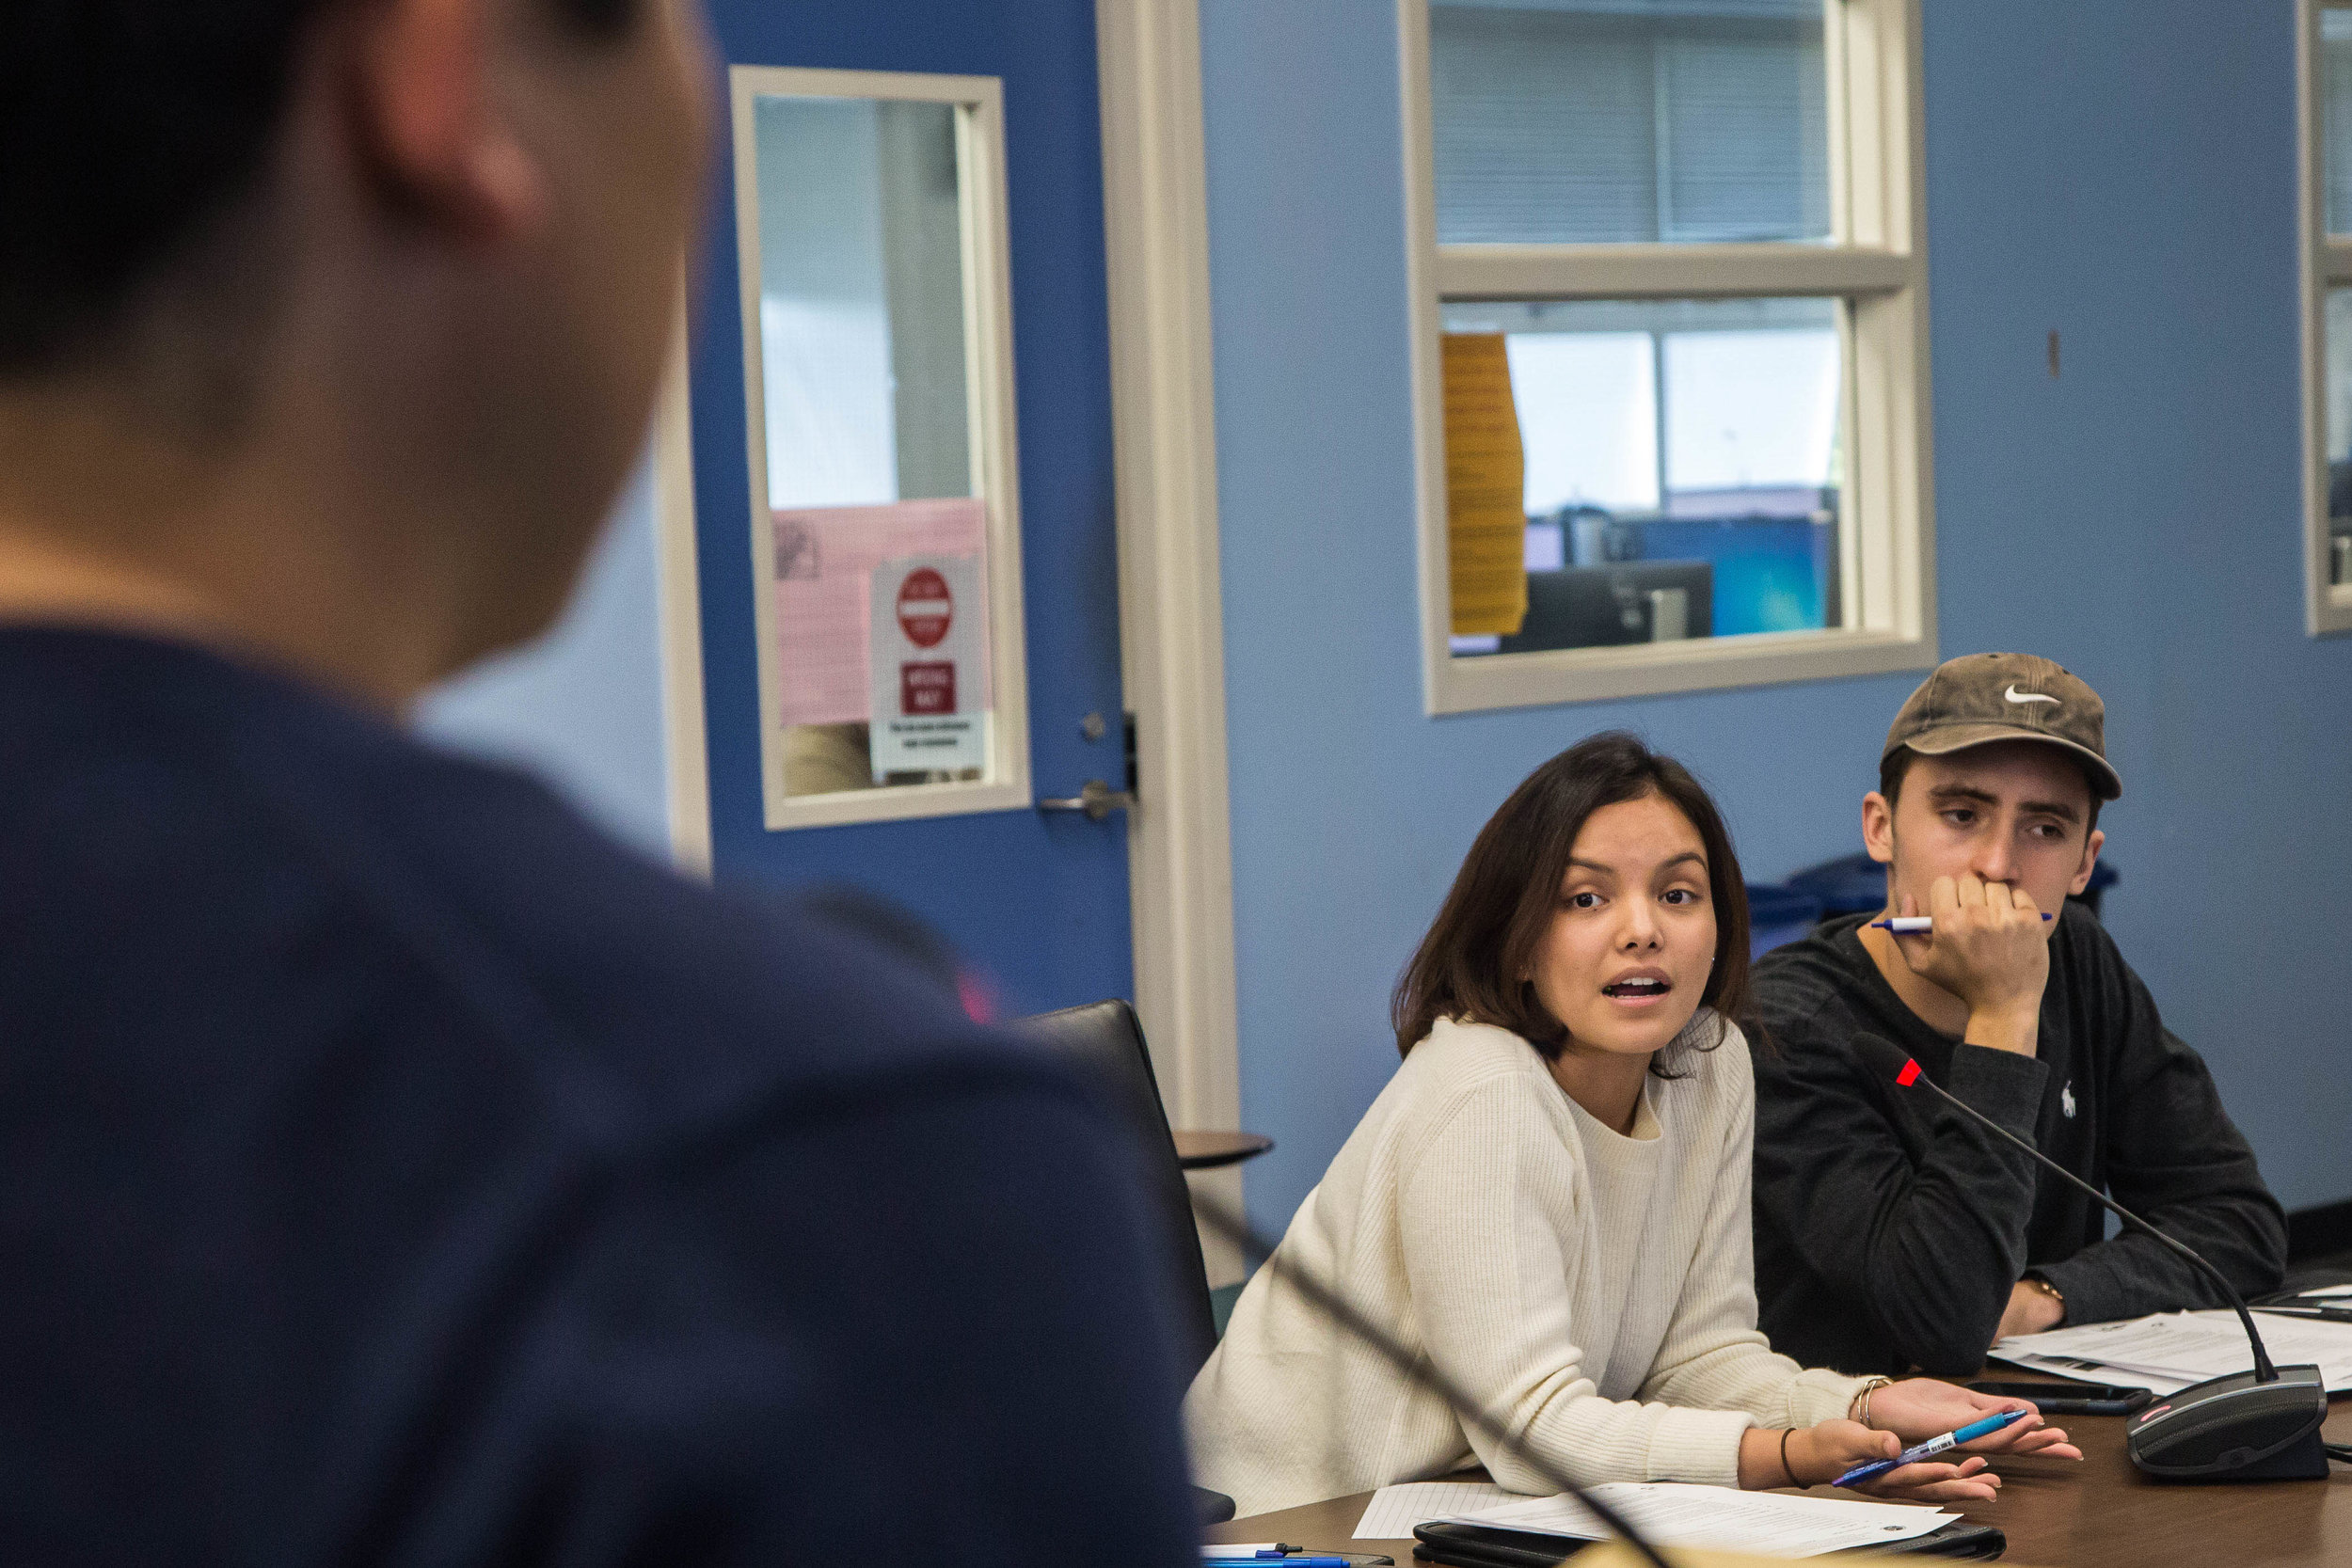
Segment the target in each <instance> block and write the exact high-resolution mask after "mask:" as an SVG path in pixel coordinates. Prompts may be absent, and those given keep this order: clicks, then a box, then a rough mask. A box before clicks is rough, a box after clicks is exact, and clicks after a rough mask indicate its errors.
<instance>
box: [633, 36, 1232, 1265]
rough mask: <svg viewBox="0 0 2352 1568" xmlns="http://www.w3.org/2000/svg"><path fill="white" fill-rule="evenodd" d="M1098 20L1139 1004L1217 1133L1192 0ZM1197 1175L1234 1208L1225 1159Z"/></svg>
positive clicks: (1209, 1244)
mask: <svg viewBox="0 0 2352 1568" xmlns="http://www.w3.org/2000/svg"><path fill="white" fill-rule="evenodd" d="M1095 29H1096V40H1097V67H1098V71H1099V80H1098V84H1097V90H1098V92H1099V94H1100V98H1101V103H1102V120H1103V125H1102V136H1103V211H1104V261H1105V265H1106V267H1107V269H1108V277H1109V285H1110V323H1109V326H1110V353H1111V390H1112V426H1113V432H1114V439H1115V442H1116V465H1117V497H1118V538H1119V599H1120V605H1119V608H1120V662H1121V665H1122V670H1123V677H1122V678H1123V683H1124V689H1125V696H1126V704H1127V710H1128V711H1129V712H1130V713H1132V714H1134V715H1135V723H1136V773H1137V790H1136V793H1137V795H1138V796H1139V797H1140V800H1139V802H1138V804H1137V805H1136V809H1135V810H1133V811H1132V812H1130V813H1128V814H1127V856H1128V885H1129V890H1130V894H1129V896H1130V900H1131V908H1132V911H1133V913H1132V919H1133V927H1134V949H1135V975H1136V995H1135V1003H1136V1012H1137V1013H1138V1014H1139V1015H1140V1016H1141V1018H1142V1020H1143V1028H1144V1036H1145V1038H1146V1039H1148V1040H1149V1041H1150V1042H1151V1046H1152V1063H1153V1070H1154V1071H1155V1072H1156V1073H1157V1075H1158V1077H1159V1082H1160V1092H1161V1096H1162V1098H1163V1099H1164V1100H1165V1101H1167V1104H1168V1118H1169V1120H1170V1121H1172V1122H1173V1123H1174V1124H1175V1125H1176V1126H1178V1127H1180V1128H1200V1129H1208V1130H1230V1129H1235V1128H1238V1127H1240V1125H1241V1119H1240V1118H1241V1093H1240V1065H1239V1049H1238V1043H1237V1036H1238V1026H1237V1023H1236V1021H1235V1003H1234V990H1233V856H1232V831H1231V822H1230V812H1229V807H1228V799H1227V771H1226V756H1225V619H1224V602H1223V594H1222V592H1221V589H1220V585H1219V580H1218V576H1217V572H1218V566H1217V521H1216V516H1217V512H1216V402H1215V395H1214V389H1213V387H1212V381H1211V357H1210V321H1209V254H1208V180H1207V169H1206V159H1205V155H1204V152H1203V149H1202V141H1201V104H1200V13H1199V8H1198V3H1197V0H1096V3H1095ZM682 297H683V294H682V293H681V298H682ZM679 316H680V329H679V331H678V333H677V339H676V344H675V349H674V352H673V356H672V369H671V374H670V377H669V382H668V385H667V386H666V387H665V388H664V389H663V392H662V401H661V404H660V409H659V411H658V413H657V417H656V420H655V437H654V449H655V450H654V458H655V464H656V472H657V483H656V496H657V501H656V505H657V509H658V514H659V515H658V519H657V521H658V525H659V531H660V563H661V579H660V580H661V590H660V591H661V617H660V619H661V642H662V689H663V698H664V707H665V710H666V714H667V736H668V742H669V751H670V756H669V779H670V821H671V829H672V833H671V837H672V847H673V850H674V853H675V857H676V861H677V863H678V865H679V866H680V868H681V869H684V870H688V871H690V872H692V873H695V874H697V875H702V876H707V875H708V874H709V870H710V784H709V772H708V764H707V737H706V736H705V733H704V722H703V712H704V701H705V694H704V689H703V667H702V666H703V661H702V615H701V610H700V604H699V599H698V596H697V590H696V565H695V561H696V557H695V546H694V533H695V528H694V485H693V456H692V438H691V396H690V392H689V388H688V383H687V373H686V346H685V333H684V330H683V323H684V310H683V307H682V306H681V309H680V313H679ZM1195 1180H1199V1181H1200V1182H1202V1183H1203V1184H1204V1185H1213V1186H1215V1187H1216V1188H1217V1189H1218V1190H1219V1191H1220V1192H1221V1193H1222V1195H1223V1196H1225V1197H1226V1198H1227V1200H1228V1201H1229V1202H1233V1203H1238V1202H1239V1199H1240V1196H1241V1187H1240V1180H1241V1178H1240V1172H1239V1170H1238V1168H1229V1169H1227V1170H1223V1171H1217V1172H1212V1173H1209V1174H1208V1175H1206V1176H1203V1177H1199V1178H1196V1179H1195ZM1204 1246H1205V1250H1206V1252H1207V1255H1208V1261H1209V1275H1210V1278H1211V1280H1212V1281H1214V1282H1216V1283H1225V1282H1228V1281H1231V1280H1234V1279H1238V1278H1240V1277H1241V1273H1242V1269H1241V1260H1240V1258H1239V1255H1238V1253H1236V1252H1235V1251H1234V1250H1233V1249H1232V1248H1231V1247H1230V1246H1227V1245H1225V1244H1223V1243H1219V1242H1216V1241H1214V1240H1208V1239H1204Z"/></svg>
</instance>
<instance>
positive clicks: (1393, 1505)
mask: <svg viewBox="0 0 2352 1568" xmlns="http://www.w3.org/2000/svg"><path fill="white" fill-rule="evenodd" d="M1520 1497H1521V1494H1519V1493H1517V1492H1506V1491H1504V1490H1503V1489H1502V1487H1500V1486H1497V1485H1496V1484H1495V1483H1494V1482H1492V1481H1400V1482H1398V1483H1397V1484H1396V1485H1394V1486H1383V1487H1382V1488H1380V1490H1379V1491H1377V1492H1375V1493H1374V1494H1373V1495H1372V1501H1371V1503H1370V1504H1369V1505H1368V1506H1367V1507H1366V1508H1365V1509H1364V1516H1363V1517H1362V1518H1361V1519H1359V1520H1357V1521H1356V1539H1357V1540H1359V1541H1408V1540H1410V1539H1412V1534H1413V1527H1414V1526H1415V1525H1418V1524H1421V1523H1422V1522H1423V1521H1424V1520H1429V1519H1442V1518H1445V1517H1446V1516H1448V1515H1449V1514H1456V1513H1470V1512H1471V1511H1472V1510H1474V1509H1481V1508H1491V1507H1493V1506H1494V1505H1495V1504H1497V1503H1507V1502H1513V1501H1516V1500H1518V1499H1519V1498H1520Z"/></svg>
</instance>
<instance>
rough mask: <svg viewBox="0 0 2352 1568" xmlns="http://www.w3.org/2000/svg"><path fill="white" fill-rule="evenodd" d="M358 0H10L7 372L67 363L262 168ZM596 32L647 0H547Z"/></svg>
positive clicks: (2, 30)
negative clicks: (291, 101)
mask: <svg viewBox="0 0 2352 1568" xmlns="http://www.w3.org/2000/svg"><path fill="white" fill-rule="evenodd" d="M338 3H342V0H6V4H0V375H19V374H24V373H30V372H41V371H47V370H55V369H57V368H59V367H61V366H63V365H65V364H67V363H68V362H70V361H72V360H73V359H74V358H75V357H76V356H79V355H81V354H82V353H83V352H84V351H86V350H87V349H89V348H90V347H91V346H92V345H93V344H94V343H95V342H97V341H99V340H102V339H103V338H104V337H105V336H106V334H107V333H108V332H109V330H110V329H112V328H114V327H115V326H117V325H119V322H120V320H121V318H122V316H123V315H124V314H125V313H126V311H127V310H128V309H129V308H130V307H131V305H132V302H133V301H134V300H135V297H136V296H137V295H138V294H139V293H140V292H141V290H142V289H143V288H145V287H146V286H148V285H149V284H150V283H151V282H152V281H154V280H155V279H156V278H157V277H158V276H160V275H161V274H164V273H166V272H167V271H169V270H170V269H171V268H172V267H173V266H174V265H175V264H177V263H181V262H184V261H187V260H188V259H189V253H190V252H191V250H192V249H194V248H197V247H198V246H199V243H200V241H201V239H202V237H203V235H204V232H205V230H207V229H208V228H209V227H211V226H212V225H213V224H215V222H217V221H218V220H219V219H221V218H222V217H223V216H224V215H225V214H227V213H228V212H229V211H230V209H231V208H232V207H233V206H234V205H235V204H236V202H237V201H238V199H239V198H241V197H243V196H244V195H245V194H246V192H247V190H248V189H250V187H251V186H252V185H253V183H254V182H255V181H256V180H257V179H258V178H259V177H260V175H261V172H262V167H263V166H264V164H265V162H266V158H267V153H268V150H269V143H270V141H271V138H272V137H273V136H274V135H276V134H277V131H278V126H279V123H280V122H281V121H282V120H283V119H284V118H285V115H286V111H287V103H286V97H287V93H288V90H289V82H290V78H291V76H292V73H293V70H294V56H295V52H296V48H297V46H298V44H299V42H300V39H301V36H302V33H303V31H304V29H305V28H307V27H308V26H309V25H310V24H311V22H312V21H313V20H314V19H315V18H316V17H317V16H319V15H321V14H323V13H324V12H326V10H327V9H328V8H330V7H332V6H333V5H336V4H338ZM548 3H549V4H550V5H551V6H552V7H553V8H555V10H556V11H557V12H558V13H559V14H560V15H561V16H563V17H564V19H566V20H567V21H569V22H570V23H572V24H574V25H575V26H577V27H578V28H579V29H580V31H582V32H583V33H586V34H589V35H592V36H605V37H610V36H612V35H615V34H618V33H620V32H622V31H624V30H626V29H627V27H628V24H629V23H630V22H631V20H632V19H633V17H634V15H635V13H636V11H637V9H638V8H639V6H640V5H641V4H642V0H548Z"/></svg>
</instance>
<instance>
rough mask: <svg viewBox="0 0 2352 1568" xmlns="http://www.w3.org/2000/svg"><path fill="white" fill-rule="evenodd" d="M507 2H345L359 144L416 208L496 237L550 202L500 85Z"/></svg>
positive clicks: (510, 235) (390, 186) (512, 233)
mask: <svg viewBox="0 0 2352 1568" xmlns="http://www.w3.org/2000/svg"><path fill="white" fill-rule="evenodd" d="M500 3H501V0H378V3H377V4H374V5H372V6H367V7H354V8H351V10H350V12H349V13H347V14H349V15H350V16H351V17H352V23H351V26H350V31H349V40H348V45H347V47H348V52H349V60H350V67H351V81H352V87H353V92H352V100H353V102H352V119H353V129H354V135H356V136H357V138H358V143H359V151H360V155H361V156H362V158H363V159H364V160H365V161H366V163H367V164H368V166H370V168H371V170H372V171H373V173H374V174H375V176H376V178H377V179H378V181H379V182H381V184H382V186H383V188H384V190H385V192H386V194H387V196H388V197H389V198H390V199H391V200H392V201H394V202H395V203H397V204H398V205H399V206H401V207H403V208H405V210H406V211H407V212H408V213H409V214H413V215H415V216H417V217H421V218H422V219H423V220H424V221H426V222H427V223H430V224H434V225H436V226H439V227H442V228H444V229H446V230H449V231H450V232H452V233H454V234H455V235H457V236H459V237H460V238H461V239H462V240H463V241H466V242H469V243H472V244H477V245H501V244H509V243H513V242H515V241H516V240H521V239H527V238H529V237H530V236H532V235H533V234H536V233H538V232H539V231H540V230H542V229H544V228H545V227H546V225H547V223H548V211H549V207H550V200H549V196H548V184H547V178H546V173H545V171H544V170H543V169H542V168H541V167H540V165H539V161H538V159H537V158H536V157H534V156H533V155H532V152H531V150H529V149H528V148H527V147H526V146H525V145H524V144H523V142H522V141H521V140H520V139H519V138H518V137H517V136H516V133H515V129H514V127H513V125H512V124H511V123H510V122H509V120H508V119H507V117H506V115H505V113H504V107H503V105H502V103H501V99H500V95H499V93H498V92H497V90H496V89H497V86H498V76H497V73H498V68H499V59H498V48H497V45H498V19H497V17H495V16H494V15H493V14H492V10H493V8H494V7H496V6H497V5H499V4H500Z"/></svg>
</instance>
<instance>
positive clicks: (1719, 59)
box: [1400, 0, 1934, 712]
mask: <svg viewBox="0 0 2352 1568" xmlns="http://www.w3.org/2000/svg"><path fill="white" fill-rule="evenodd" d="M1400 7H1401V10H1400V17H1401V24H1402V27H1403V34H1404V59H1405V76H1406V100H1407V103H1406V124H1407V127H1408V132H1409V133H1410V136H1411V139H1412V142H1413V148H1412V151H1413V154H1414V157H1413V164H1414V169H1413V175H1414V177H1413V179H1412V180H1411V182H1409V192H1410V196H1411V198H1412V211H1411V213H1410V217H1411V221H1412V225H1413V229H1414V234H1413V240H1414V255H1413V262H1414V267H1413V270H1414V296H1415V297H1414V308H1415V312H1416V321H1415V329H1416V330H1415V350H1416V382H1417V386H1416V404H1417V423H1418V427H1419V431H1418V433H1419V441H1420V456H1421V513H1422V600H1423V604H1422V634H1423V643H1424V665H1425V669H1426V673H1427V677H1428V678H1427V689H1428V698H1429V707H1430V709H1431V711H1433V712H1451V711H1458V710H1463V709H1470V708H1483V707H1494V706H1505V705H1520V704H1530V703H1546V702H1561V701H1573V700H1580V699H1586V698H1597V697H1613V696H1626V695H1632V694H1639V693H1644V692H1654V691H1669V690H1680V689H1692V688H1699V687H1714V686H1735V685H1744V684H1750V683H1756V682H1764V681H1782V680H1790V679H1802V678H1809V677H1813V676H1820V675H1836V674H1851V673H1868V672H1876V671H1883V670H1892V669H1903V668H1915V667H1922V666H1925V665H1929V664H1932V663H1933V662H1934V624H1933V623H1934V614H1933V602H1932V565H1931V562H1932V552H1931V507H1930V500H1929V493H1930V492H1929V474H1928V431H1927V419H1928V410H1927V386H1926V381H1927V345H1926V341H1925V335H1926V320H1927V316H1926V299H1925V287H1924V285H1925V276H1926V259H1925V255H1924V245H1923V236H1924V224H1923V221H1922V210H1921V208H1922V204H1921V199H1920V192H1919V188H1918V177H1919V157H1918V145H1919V138H1918V126H1917V121H1916V116H1917V113H1918V89H1917V79H1918V73H1917V60H1916V49H1917V43H1916V39H1917V14H1916V4H1915V0H1400ZM1498 344H1499V347H1498V346H1497V345H1498ZM1473 347H1477V348H1481V349H1482V350H1483V352H1481V353H1479V354H1476V355H1471V354H1470V353H1468V352H1467V351H1468V350H1469V349H1470V348H1473ZM1456 350H1462V351H1465V352H1463V353H1462V354H1461V355H1460V356H1458V358H1459V362H1460V363H1464V364H1468V363H1473V362H1474V363H1475V364H1477V365H1480V366H1483V367H1485V369H1484V370H1482V371H1480V372H1478V373H1479V375H1481V376H1483V377H1485V378H1486V379H1485V382H1484V383H1483V384H1479V385H1476V386H1472V385H1471V383H1470V382H1468V381H1457V379H1456V374H1455V371H1454V370H1453V369H1450V368H1449V367H1454V366H1455V365H1456V363H1457V355H1456V352H1455V351H1456ZM1466 387H1468V388H1470V390H1469V391H1465V390H1464V388H1466ZM1463 398H1470V399H1472V400H1473V401H1472V402H1470V403H1460V402H1457V399H1463ZM1504 400H1507V405H1508V408H1509V410H1510V414H1511V417H1512V418H1513V419H1515V420H1516V424H1517V430H1518V448H1519V453H1518V461H1517V466H1516V467H1515V468H1506V469H1503V470H1488V471H1489V472H1490V473H1492V472H1503V473H1508V474H1513V475H1515V476H1516V477H1517V479H1518V491H1519V494H1518V504H1517V506H1516V507H1504V508H1502V509H1501V510H1500V512H1496V511H1495V509H1494V508H1493V507H1491V506H1490V507H1489V508H1488V513H1487V514H1483V515H1482V516H1486V515H1492V516H1494V517H1497V518H1499V521H1496V522H1494V523H1493V525H1492V526H1491V527H1489V528H1488V532H1487V535H1486V539H1485V541H1484V542H1483V543H1481V544H1479V545H1478V546H1476V548H1477V549H1479V550H1481V551H1483V552H1484V553H1483V554H1481V555H1479V556H1478V558H1477V559H1478V562H1479V564H1478V566H1477V567H1476V573H1477V576H1476V580H1475V581H1474V582H1473V581H1472V580H1471V578H1470V567H1469V566H1468V565H1466V564H1465V563H1466V562H1470V560H1471V557H1470V555H1469V554H1466V553H1465V551H1467V550H1470V548H1471V547H1472V546H1470V545H1469V544H1468V543H1466V540H1467V538H1468V535H1467V533H1466V532H1465V531H1464V529H1463V527H1462V521H1463V520H1462V518H1461V517H1460V516H1458V515H1456V513H1455V509H1454V505H1453V503H1452V498H1453V497H1454V496H1455V495H1457V494H1460V493H1461V492H1460V490H1459V486H1460V484H1461V483H1463V482H1462V480H1461V478H1460V472H1461V465H1460V463H1458V462H1457V464H1456V467H1455V472H1454V480H1453V482H1452V483H1449V470H1448V456H1449V448H1448V438H1447V437H1448V422H1449V414H1448V408H1449V406H1450V405H1453V406H1456V407H1457V408H1458V407H1468V406H1472V405H1473V404H1474V405H1475V406H1477V407H1480V408H1484V409H1486V410H1488V411H1489V412H1490V413H1491V411H1492V410H1494V409H1495V408H1497V407H1498V406H1500V405H1501V404H1502V402H1503V401H1504ZM1453 417H1454V418H1456V419H1458V418H1461V417H1462V416H1461V415H1460V414H1458V413H1457V414H1456V415H1454V416H1453ZM1496 417H1497V418H1499V417H1500V416H1496ZM1455 436H1456V439H1457V441H1461V440H1463V439H1464V437H1463V434H1462V430H1461V429H1457V430H1456V432H1455ZM1454 456H1455V457H1456V458H1457V459H1459V458H1460V457H1461V452H1460V451H1455V452H1454ZM1507 461H1508V459H1507V458H1506V462H1507ZM1495 483H1498V484H1499V483H1503V482H1502V481H1500V480H1498V481H1495ZM1491 488H1492V486H1489V491H1491ZM1482 504H1486V503H1482ZM1522 524H1523V528H1524V532H1523V535H1521V534H1520V533H1519V532H1518V530H1519V529H1520V527H1521V525H1522ZM1495 528H1500V529H1501V530H1502V532H1503V534H1505V535H1507V536H1508V537H1505V538H1502V539H1501V540H1500V542H1498V539H1497V536H1496V535H1495V533H1494V529H1495ZM1512 540H1518V542H1519V543H1520V544H1521V546H1522V547H1521V549H1520V551H1519V558H1518V561H1517V562H1509V561H1501V562H1498V558H1497V554H1496V552H1497V551H1498V550H1503V549H1507V546H1508V544H1509V543H1510V542H1511V541H1512ZM1498 564H1500V566H1501V568H1502V574H1501V576H1500V577H1498V575H1497V572H1496V570H1495V568H1496V566H1497V565H1498ZM1506 578H1508V579H1512V580H1504V579H1506Z"/></svg>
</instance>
